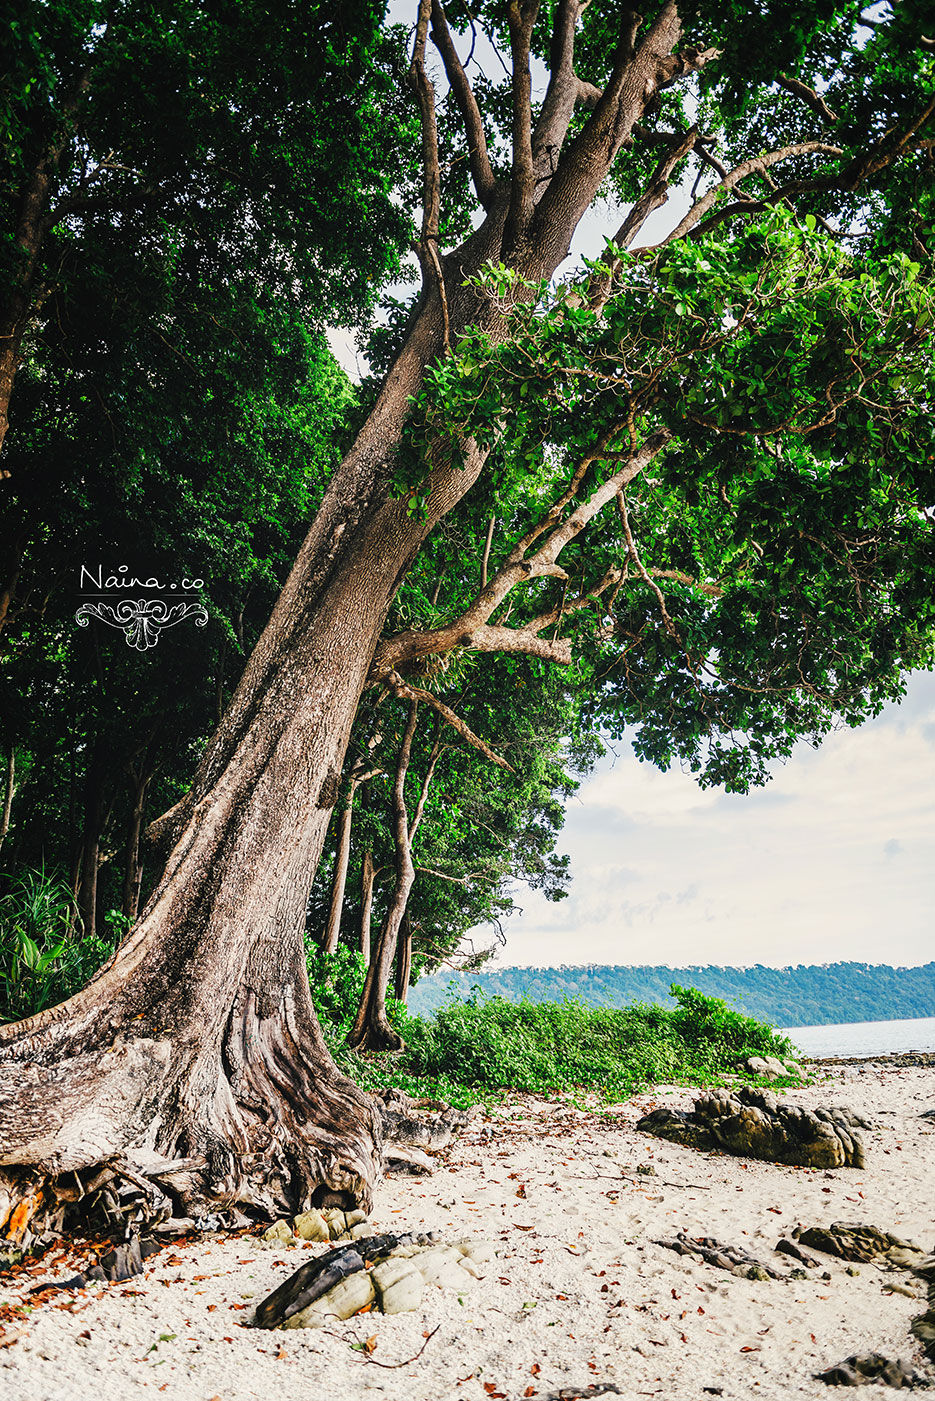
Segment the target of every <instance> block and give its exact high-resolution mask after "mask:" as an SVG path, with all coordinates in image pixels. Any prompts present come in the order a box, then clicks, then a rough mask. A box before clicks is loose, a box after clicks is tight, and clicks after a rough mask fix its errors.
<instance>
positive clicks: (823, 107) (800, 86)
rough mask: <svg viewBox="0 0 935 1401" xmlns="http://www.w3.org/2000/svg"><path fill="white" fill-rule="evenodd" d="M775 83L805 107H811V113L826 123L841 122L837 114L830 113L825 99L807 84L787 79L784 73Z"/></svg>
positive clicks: (796, 79) (795, 79) (830, 110)
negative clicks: (798, 99)
mask: <svg viewBox="0 0 935 1401" xmlns="http://www.w3.org/2000/svg"><path fill="white" fill-rule="evenodd" d="M776 82H777V83H778V84H779V86H780V87H781V88H785V90H786V92H791V93H792V94H793V96H794V97H800V98H801V99H802V101H803V102H804V103H805V104H806V105H807V106H809V107H811V109H812V111H813V112H817V113H818V115H819V117H822V118H824V120H825V121H826V122H838V121H840V120H841V119H840V117H839V116H838V114H837V112H834V111H832V109H831V108H830V107H829V106H828V104H827V102H826V101H825V99H824V98H823V97H821V96H820V95H819V94H818V93H817V92H816V91H815V89H814V88H810V87H809V86H808V84H807V83H802V82H800V81H799V79H798V78H787V77H786V75H785V73H780V75H779V77H778V78H777V79H776Z"/></svg>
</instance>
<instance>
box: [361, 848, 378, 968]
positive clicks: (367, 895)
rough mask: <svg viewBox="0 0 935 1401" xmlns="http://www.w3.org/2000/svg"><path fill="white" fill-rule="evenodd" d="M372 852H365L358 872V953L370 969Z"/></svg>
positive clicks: (373, 871) (374, 869)
mask: <svg viewBox="0 0 935 1401" xmlns="http://www.w3.org/2000/svg"><path fill="white" fill-rule="evenodd" d="M376 874H377V873H376V868H375V866H374V864H373V852H372V851H365V852H364V858H363V865H362V866H361V870H360V951H361V953H362V954H363V958H364V962H365V963H366V965H367V967H368V968H369V967H370V920H371V917H372V915H373V883H374V881H375V880H376Z"/></svg>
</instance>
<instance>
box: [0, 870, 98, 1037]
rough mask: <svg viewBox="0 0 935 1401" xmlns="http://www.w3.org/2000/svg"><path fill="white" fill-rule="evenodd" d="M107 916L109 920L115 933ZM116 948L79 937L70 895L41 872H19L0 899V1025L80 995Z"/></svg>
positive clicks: (96, 939) (10, 879) (77, 923)
mask: <svg viewBox="0 0 935 1401" xmlns="http://www.w3.org/2000/svg"><path fill="white" fill-rule="evenodd" d="M113 916H116V918H117V920H118V921H119V920H120V919H121V918H122V916H120V915H117V912H116V911H111V914H110V916H107V919H108V922H109V923H111V926H112V928H113V918H112V917H113ZM116 943H117V936H116V933H115V934H114V937H112V938H110V939H106V938H100V937H98V936H94V937H91V938H89V937H82V935H81V932H80V922H79V921H78V915H77V909H76V907H75V902H74V899H73V898H72V894H71V891H70V890H69V888H68V886H67V885H66V884H65V882H64V881H63V880H61V879H60V878H57V877H55V876H50V875H47V874H46V873H45V871H42V870H39V871H29V870H27V871H20V872H19V873H18V874H17V875H15V876H11V877H9V878H8V880H7V888H6V891H5V892H4V894H3V896H2V897H0V1021H8V1022H9V1021H18V1020H19V1018H20V1017H29V1016H32V1014H33V1013H34V1012H41V1011H42V1010H43V1009H44V1008H45V1007H54V1006H55V1005H56V1003H58V1002H64V1000H65V999H66V998H67V997H71V996H72V994H73V993H76V992H78V991H79V990H80V989H81V988H82V987H84V985H85V983H86V982H87V981H88V980H89V978H90V977H91V976H92V974H93V973H95V972H96V971H97V969H98V968H99V967H100V966H101V964H102V963H103V962H104V960H105V959H106V958H109V957H110V955H111V954H112V953H113V950H114V948H115V946H116Z"/></svg>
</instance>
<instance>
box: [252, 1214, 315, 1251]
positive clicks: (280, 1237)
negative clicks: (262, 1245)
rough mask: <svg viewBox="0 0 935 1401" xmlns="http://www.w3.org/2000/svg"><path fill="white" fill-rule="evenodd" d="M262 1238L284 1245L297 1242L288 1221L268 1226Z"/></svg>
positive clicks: (276, 1222) (275, 1222)
mask: <svg viewBox="0 0 935 1401" xmlns="http://www.w3.org/2000/svg"><path fill="white" fill-rule="evenodd" d="M316 1215H317V1212H316ZM262 1238H263V1240H267V1241H281V1242H282V1244H283V1245H291V1244H292V1242H293V1241H294V1240H295V1236H294V1235H293V1234H292V1227H291V1226H290V1225H289V1222H288V1221H274V1222H273V1224H272V1226H268V1227H267V1228H266V1230H265V1231H264V1232H263V1237H262Z"/></svg>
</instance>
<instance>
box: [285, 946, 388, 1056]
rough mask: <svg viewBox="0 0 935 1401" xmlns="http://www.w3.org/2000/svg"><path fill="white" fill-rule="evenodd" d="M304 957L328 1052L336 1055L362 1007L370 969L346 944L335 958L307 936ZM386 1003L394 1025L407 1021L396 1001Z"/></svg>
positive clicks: (337, 951)
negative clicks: (368, 969)
mask: <svg viewBox="0 0 935 1401" xmlns="http://www.w3.org/2000/svg"><path fill="white" fill-rule="evenodd" d="M305 954H306V963H307V965H308V979H309V983H310V985H311V989H312V1001H313V1002H314V1003H315V1011H316V1012H317V1014H318V1021H319V1024H320V1026H321V1029H322V1032H323V1034H324V1037H325V1040H326V1041H327V1043H328V1046H329V1049H330V1050H331V1052H332V1054H336V1053H337V1052H338V1051H339V1050H340V1048H341V1046H342V1045H343V1043H344V1041H345V1040H346V1039H347V1033H348V1032H349V1031H350V1029H351V1025H352V1023H353V1021H354V1015H355V1013H356V1011H357V1008H358V1006H359V1004H360V998H361V994H362V992H363V989H364V979H365V978H366V976H367V965H366V963H365V962H364V959H363V956H362V955H361V954H360V953H358V951H357V950H356V949H351V948H349V947H348V946H347V944H339V945H338V947H337V948H336V949H335V951H334V953H333V954H327V953H324V952H323V951H322V949H321V948H320V946H319V945H318V943H317V941H315V940H314V939H313V938H312V937H311V936H310V935H308V934H306V936H305ZM386 1003H387V1012H388V1014H389V1017H390V1021H391V1022H392V1023H393V1024H397V1023H401V1022H403V1021H405V1020H406V1009H405V1007H403V1005H402V1003H400V1002H397V1001H396V998H395V997H392V996H388V997H387V1000H386Z"/></svg>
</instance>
